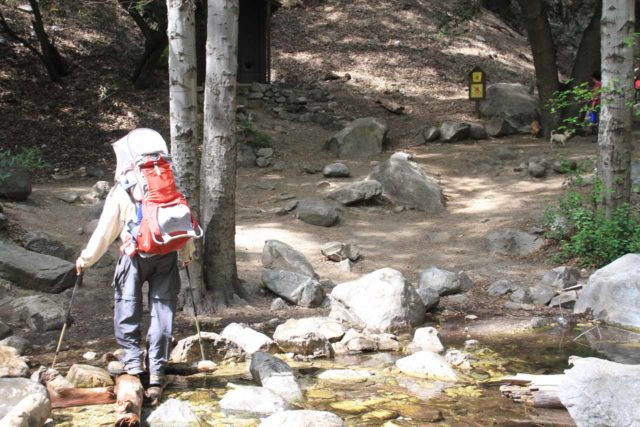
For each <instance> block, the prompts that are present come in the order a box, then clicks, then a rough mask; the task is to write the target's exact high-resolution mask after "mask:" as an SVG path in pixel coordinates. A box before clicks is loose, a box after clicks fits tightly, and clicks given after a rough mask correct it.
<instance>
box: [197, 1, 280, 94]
mask: <svg viewBox="0 0 640 427" xmlns="http://www.w3.org/2000/svg"><path fill="white" fill-rule="evenodd" d="M239 1H240V17H239V21H238V82H239V83H253V82H258V83H269V82H270V81H271V15H272V14H273V13H275V11H276V10H278V8H280V2H279V1H277V0H239ZM206 15H207V9H206V2H205V1H203V2H201V3H199V7H198V8H197V9H196V22H197V24H196V25H197V26H198V28H197V31H196V45H197V49H196V51H197V52H196V53H197V62H198V84H199V85H201V84H203V83H204V76H205V72H206V40H207V19H206Z"/></svg>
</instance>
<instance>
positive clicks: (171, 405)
mask: <svg viewBox="0 0 640 427" xmlns="http://www.w3.org/2000/svg"><path fill="white" fill-rule="evenodd" d="M147 425H148V426H149V427H168V426H180V427H201V426H202V425H204V423H203V422H202V420H201V419H200V417H198V415H197V414H196V413H195V412H193V409H191V406H189V404H188V403H187V402H183V401H182V400H178V399H169V400H167V401H165V402H163V403H162V405H160V406H158V407H157V408H155V409H154V410H153V412H151V414H149V416H148V417H147Z"/></svg>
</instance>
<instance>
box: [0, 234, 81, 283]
mask: <svg viewBox="0 0 640 427" xmlns="http://www.w3.org/2000/svg"><path fill="white" fill-rule="evenodd" d="M0 278H2V279H5V280H8V281H10V282H13V283H15V284H16V285H17V286H19V287H21V288H27V289H33V290H36V291H40V292H50V293H58V292H62V291H64V290H65V289H67V288H70V287H72V286H73V284H74V281H75V266H74V265H73V264H72V263H70V262H68V261H64V260H62V259H60V258H56V257H52V256H49V255H43V254H39V253H36V252H31V251H28V250H26V249H24V248H22V247H20V246H18V245H14V244H13V243H9V242H6V241H0Z"/></svg>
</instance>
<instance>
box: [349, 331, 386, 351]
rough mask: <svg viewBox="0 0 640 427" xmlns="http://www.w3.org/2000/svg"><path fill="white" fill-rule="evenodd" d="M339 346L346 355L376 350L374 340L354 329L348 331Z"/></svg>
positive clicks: (376, 344)
mask: <svg viewBox="0 0 640 427" xmlns="http://www.w3.org/2000/svg"><path fill="white" fill-rule="evenodd" d="M340 344H341V345H342V346H343V347H344V349H345V350H346V351H347V352H348V353H364V352H368V351H376V350H378V343H376V341H375V340H373V339H372V338H370V337H368V336H366V335H364V334H362V333H360V332H358V331H356V330H355V329H349V330H348V331H347V332H346V333H345V334H344V337H342V340H341V341H340Z"/></svg>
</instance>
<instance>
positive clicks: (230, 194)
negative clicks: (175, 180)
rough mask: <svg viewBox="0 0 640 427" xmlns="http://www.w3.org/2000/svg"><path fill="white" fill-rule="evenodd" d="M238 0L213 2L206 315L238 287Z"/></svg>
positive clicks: (205, 163) (205, 170)
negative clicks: (236, 191)
mask: <svg viewBox="0 0 640 427" xmlns="http://www.w3.org/2000/svg"><path fill="white" fill-rule="evenodd" d="M238 13H239V4H238V0H224V1H223V0H220V1H210V2H208V14H207V16H208V19H207V72H206V80H205V98H204V141H203V153H202V165H201V174H200V185H201V204H202V210H201V217H202V221H203V223H204V224H205V225H206V229H205V240H204V260H203V273H204V285H205V291H206V292H205V295H204V298H203V300H202V301H201V304H200V305H201V307H200V310H201V311H202V312H208V311H209V312H210V311H211V310H212V309H216V308H218V307H220V306H226V305H228V304H229V303H230V302H231V300H232V298H233V293H234V290H235V288H236V287H237V281H238V274H237V267H236V252H235V251H236V248H235V190H236V151H237V148H236V135H235V116H236V102H235V101H236V99H235V96H236V75H237V68H238V63H237V43H238Z"/></svg>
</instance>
